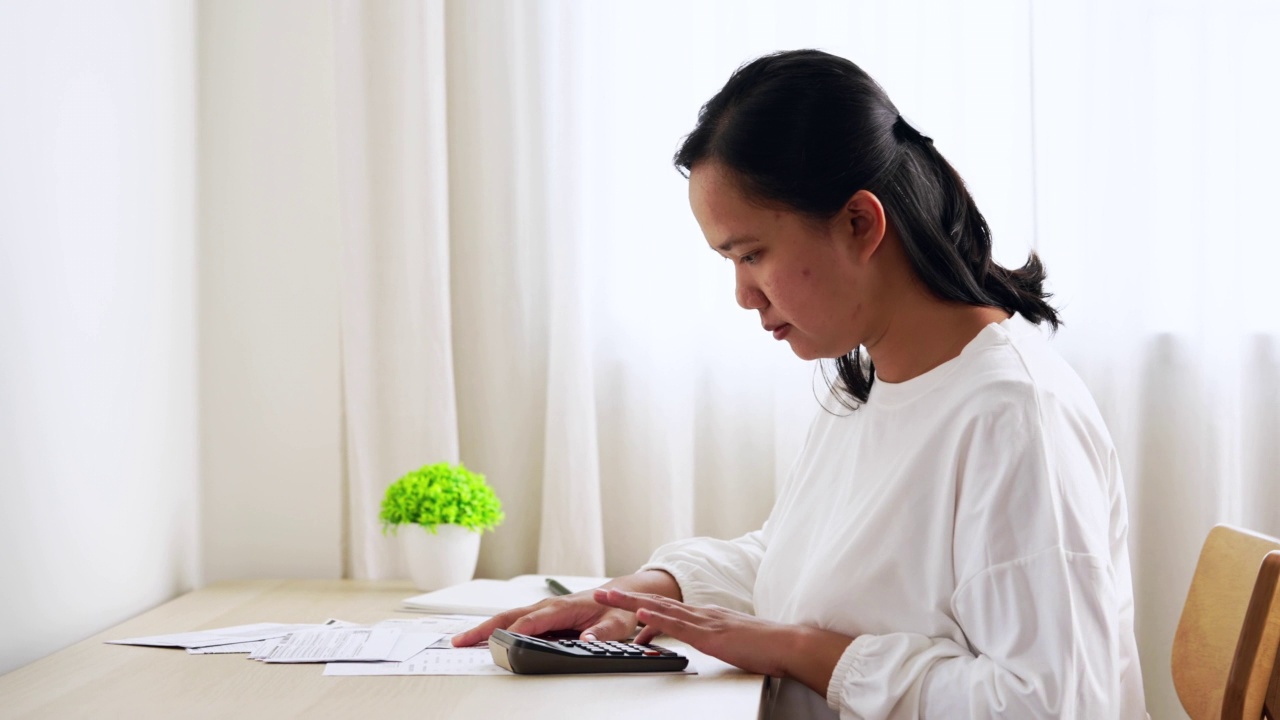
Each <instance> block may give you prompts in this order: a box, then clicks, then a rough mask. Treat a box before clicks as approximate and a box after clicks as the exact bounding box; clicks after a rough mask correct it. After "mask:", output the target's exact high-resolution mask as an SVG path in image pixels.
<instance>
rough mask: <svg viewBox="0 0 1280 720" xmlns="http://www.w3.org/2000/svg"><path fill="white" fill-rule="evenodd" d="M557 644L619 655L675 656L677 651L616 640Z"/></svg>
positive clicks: (601, 654)
mask: <svg viewBox="0 0 1280 720" xmlns="http://www.w3.org/2000/svg"><path fill="white" fill-rule="evenodd" d="M556 644H557V645H560V646H562V647H565V648H570V649H576V650H585V651H586V652H589V653H591V654H592V655H598V656H617V657H674V656H675V653H674V652H671V651H670V650H667V649H665V648H659V647H654V646H652V645H636V644H635V643H624V642H617V641H614V640H604V641H601V640H594V641H592V640H559V641H556Z"/></svg>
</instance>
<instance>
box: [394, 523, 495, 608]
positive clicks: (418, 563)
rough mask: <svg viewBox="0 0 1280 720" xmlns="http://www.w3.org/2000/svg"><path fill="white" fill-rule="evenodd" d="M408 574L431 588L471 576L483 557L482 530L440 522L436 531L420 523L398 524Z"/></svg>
mask: <svg viewBox="0 0 1280 720" xmlns="http://www.w3.org/2000/svg"><path fill="white" fill-rule="evenodd" d="M396 534H397V535H399V536H400V544H401V547H403V548H404V558H405V562H406V563H407V564H408V566H409V576H410V577H411V578H413V584H414V585H415V586H417V588H418V589H419V590H423V591H426V592H429V591H431V590H439V589H440V588H443V587H449V586H450V585H457V584H458V583H464V582H467V581H468V580H470V579H471V578H472V577H474V576H475V574H476V560H477V559H478V558H479V557H480V533H478V532H474V531H472V530H468V529H466V528H464V527H462V526H461V525H437V526H436V534H434V535H433V534H431V531H430V530H428V529H426V528H424V527H422V526H421V525H401V526H400V527H398V528H396Z"/></svg>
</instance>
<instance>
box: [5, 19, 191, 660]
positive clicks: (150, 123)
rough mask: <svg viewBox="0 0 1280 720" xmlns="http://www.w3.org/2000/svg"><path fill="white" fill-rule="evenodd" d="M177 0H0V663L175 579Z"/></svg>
mask: <svg viewBox="0 0 1280 720" xmlns="http://www.w3.org/2000/svg"><path fill="white" fill-rule="evenodd" d="M194 83H195V29H194V10H193V4H192V2H190V1H188V2H182V1H180V0H165V1H164V2H151V3H131V4H126V3H110V4H99V3H85V2H76V1H74V0H62V1H59V2H49V1H44V0H42V1H41V2H3V3H0V673H3V672H7V671H8V670H11V669H13V668H15V667H17V666H19V665H22V664H25V663H26V662H29V661H31V660H34V659H36V658H38V657H40V656H42V655H45V654H47V653H49V652H52V651H54V650H57V649H59V648H61V647H63V646H65V645H68V644H70V643H73V642H75V641H78V640H80V639H82V638H84V637H86V636H88V635H91V634H93V633H95V632H97V631H99V630H101V629H103V628H104V627H107V626H109V625H112V624H114V623H116V622H118V621H120V620H123V619H125V618H127V617H129V616H131V615H134V614H136V613H138V612H141V611H143V610H145V609H147V608H149V607H151V606H153V605H156V604H158V603H160V602H163V601H164V600H167V599H169V598H170V597H172V596H173V595H175V594H177V593H178V592H181V591H183V590H186V589H188V588H190V587H191V586H192V585H193V584H195V583H196V581H197V574H198V562H199V553H198V548H197V530H198V529H197V522H198V518H199V513H198V511H197V507H196V486H197V480H196V472H197V454H196V429H195V428H196V378H195V368H196V358H195V352H196V349H195V342H196V341H195V300H196V291H195V271H194V255H195V221H194V210H193V207H194V202H193V201H194V172H195V171H194V162H195V144H194V137H195V118H194V107H195V94H194V93H195V85H194Z"/></svg>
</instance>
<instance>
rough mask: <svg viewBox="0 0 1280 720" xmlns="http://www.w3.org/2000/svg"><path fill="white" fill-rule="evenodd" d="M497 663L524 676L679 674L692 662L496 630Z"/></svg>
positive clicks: (492, 645) (667, 653) (492, 644)
mask: <svg viewBox="0 0 1280 720" xmlns="http://www.w3.org/2000/svg"><path fill="white" fill-rule="evenodd" d="M489 653H490V654H491V655H493V661H494V662H495V663H497V664H498V665H499V666H500V667H504V668H506V669H508V670H510V671H511V672H513V673H519V674H521V675H552V674H559V673H627V672H676V671H679V670H683V669H685V667H686V666H688V664H689V658H687V657H685V656H683V655H680V654H678V653H675V652H672V651H671V650H668V649H666V648H663V647H658V646H657V645H636V644H635V643H625V642H614V641H611V640H604V641H600V640H595V641H592V640H555V639H543V638H536V637H532V636H530V635H521V634H520V633H513V632H508V631H506V630H494V631H493V635H492V636H490V638H489Z"/></svg>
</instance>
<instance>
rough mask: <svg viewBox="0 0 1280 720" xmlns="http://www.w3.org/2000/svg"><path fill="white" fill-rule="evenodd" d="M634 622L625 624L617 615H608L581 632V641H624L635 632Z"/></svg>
mask: <svg viewBox="0 0 1280 720" xmlns="http://www.w3.org/2000/svg"><path fill="white" fill-rule="evenodd" d="M635 628H636V624H635V623H634V622H627V621H626V620H624V619H623V618H622V617H621V615H619V614H618V613H609V614H607V615H605V616H604V617H603V618H601V619H600V622H598V623H596V624H595V625H592V626H591V627H589V628H587V629H586V630H583V631H582V639H583V640H624V639H626V638H627V637H629V636H630V635H631V631H632V630H635Z"/></svg>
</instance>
